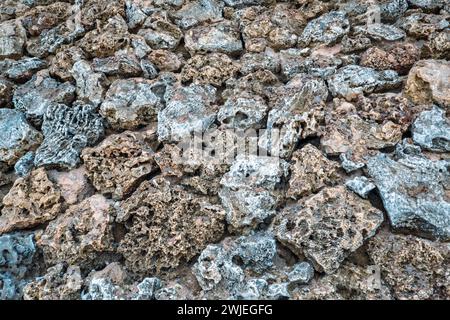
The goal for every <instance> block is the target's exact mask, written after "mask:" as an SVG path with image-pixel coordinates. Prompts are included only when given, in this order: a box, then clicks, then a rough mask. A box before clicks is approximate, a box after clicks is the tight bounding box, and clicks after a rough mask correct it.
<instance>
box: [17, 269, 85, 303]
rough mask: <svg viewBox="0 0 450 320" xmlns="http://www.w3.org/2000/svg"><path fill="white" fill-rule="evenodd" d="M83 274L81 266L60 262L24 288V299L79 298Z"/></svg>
mask: <svg viewBox="0 0 450 320" xmlns="http://www.w3.org/2000/svg"><path fill="white" fill-rule="evenodd" d="M82 283H83V282H82V276H81V271H80V267H78V266H67V264H65V263H59V264H57V265H55V266H54V267H51V268H49V269H48V270H47V273H46V274H45V275H44V276H42V277H38V278H36V279H34V280H33V281H32V282H30V283H28V284H27V285H26V286H25V287H24V288H23V296H24V297H23V298H24V300H73V299H79V296H80V292H81V286H82Z"/></svg>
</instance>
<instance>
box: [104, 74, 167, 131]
mask: <svg viewBox="0 0 450 320" xmlns="http://www.w3.org/2000/svg"><path fill="white" fill-rule="evenodd" d="M158 88H159V83H158V82H156V83H155V82H153V81H150V80H146V79H143V78H133V79H119V80H116V81H114V82H113V83H112V85H111V86H110V87H109V90H108V92H107V93H106V96H105V100H104V101H103V103H102V105H101V107H100V114H101V115H102V116H103V117H105V119H106V120H107V122H108V123H109V125H110V126H111V127H112V128H113V129H115V130H124V129H125V130H132V129H136V128H138V127H139V126H142V125H146V124H149V123H150V121H153V120H156V117H157V114H158V111H160V110H161V109H162V108H163V103H162V101H161V99H160V97H159V96H158V95H157V90H158Z"/></svg>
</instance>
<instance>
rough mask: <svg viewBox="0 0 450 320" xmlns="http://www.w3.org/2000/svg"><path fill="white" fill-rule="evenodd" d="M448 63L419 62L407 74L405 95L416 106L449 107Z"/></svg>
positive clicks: (443, 61) (449, 69)
mask: <svg viewBox="0 0 450 320" xmlns="http://www.w3.org/2000/svg"><path fill="white" fill-rule="evenodd" d="M449 79H450V62H448V61H445V60H420V61H418V62H416V64H414V66H413V68H412V69H411V71H410V72H409V74H408V80H407V82H406V86H405V94H406V95H407V96H408V97H409V98H410V99H411V100H412V101H413V102H414V103H416V104H430V103H432V102H434V103H437V104H438V105H441V106H443V107H449V106H450V98H449V97H450V81H449Z"/></svg>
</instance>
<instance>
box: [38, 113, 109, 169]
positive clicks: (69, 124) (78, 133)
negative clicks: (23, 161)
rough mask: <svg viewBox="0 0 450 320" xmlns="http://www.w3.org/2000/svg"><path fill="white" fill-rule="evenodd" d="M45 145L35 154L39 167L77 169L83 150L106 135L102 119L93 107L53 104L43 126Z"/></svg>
mask: <svg viewBox="0 0 450 320" xmlns="http://www.w3.org/2000/svg"><path fill="white" fill-rule="evenodd" d="M42 132H43V134H44V141H43V143H42V144H41V146H40V147H39V148H38V149H37V150H36V156H35V158H34V164H35V165H36V166H38V167H39V166H46V167H62V168H69V169H72V168H75V167H76V166H77V165H78V164H79V162H80V153H81V151H82V150H83V148H85V147H88V146H92V145H94V144H96V143H97V142H98V141H99V140H100V139H101V138H102V137H103V134H104V128H103V119H102V118H101V117H100V116H99V115H98V114H97V113H96V112H95V108H94V107H93V106H91V105H75V106H73V107H72V108H69V107H67V106H66V105H63V104H53V105H51V106H49V107H48V108H47V111H46V113H45V116H44V121H43V124H42Z"/></svg>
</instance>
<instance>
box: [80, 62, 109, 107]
mask: <svg viewBox="0 0 450 320" xmlns="http://www.w3.org/2000/svg"><path fill="white" fill-rule="evenodd" d="M72 74H73V77H74V79H75V81H76V84H77V99H78V100H80V101H83V102H84V103H89V104H92V105H94V106H98V105H99V104H100V103H101V102H102V100H103V95H104V91H105V86H106V83H107V79H106V77H105V75H104V74H103V73H96V72H94V70H93V68H92V66H91V64H90V63H89V62H87V61H85V60H80V61H77V62H75V63H74V65H73V68H72Z"/></svg>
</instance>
